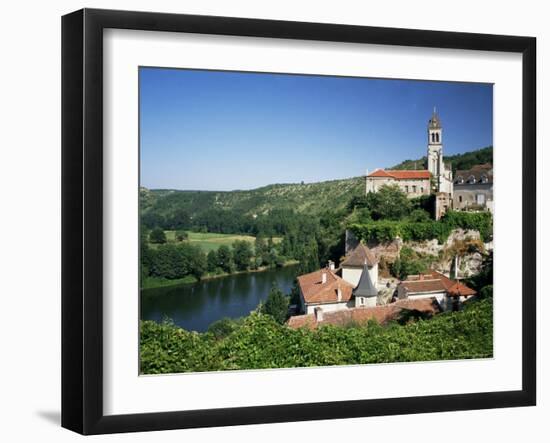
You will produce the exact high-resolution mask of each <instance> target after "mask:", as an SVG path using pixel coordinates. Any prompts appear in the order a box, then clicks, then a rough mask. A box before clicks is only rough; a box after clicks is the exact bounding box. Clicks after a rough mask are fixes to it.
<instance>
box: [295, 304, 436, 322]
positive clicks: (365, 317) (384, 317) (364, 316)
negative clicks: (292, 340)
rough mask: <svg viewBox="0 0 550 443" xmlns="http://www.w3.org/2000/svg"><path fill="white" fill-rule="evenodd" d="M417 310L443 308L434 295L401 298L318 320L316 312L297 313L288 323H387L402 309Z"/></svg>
mask: <svg viewBox="0 0 550 443" xmlns="http://www.w3.org/2000/svg"><path fill="white" fill-rule="evenodd" d="M404 309H405V310H417V311H420V312H423V313H426V314H432V315H433V314H437V313H439V312H440V311H441V310H440V308H439V304H438V303H437V300H436V299H435V298H433V297H431V298H423V299H420V300H399V301H397V302H395V303H390V304H388V305H385V306H376V307H373V308H351V309H343V310H341V311H336V312H326V313H324V314H323V320H322V321H321V322H318V321H317V320H316V318H315V314H308V315H297V316H294V317H290V319H289V320H288V321H287V325H288V326H290V327H291V328H302V327H307V328H309V329H315V328H317V327H318V326H319V325H329V324H330V325H336V326H344V325H346V324H348V323H350V322H353V323H358V324H363V323H366V322H368V321H369V320H371V319H372V320H376V321H377V322H378V323H380V324H385V323H387V322H389V321H391V320H395V319H397V318H398V317H399V314H400V313H401V311H402V310H404Z"/></svg>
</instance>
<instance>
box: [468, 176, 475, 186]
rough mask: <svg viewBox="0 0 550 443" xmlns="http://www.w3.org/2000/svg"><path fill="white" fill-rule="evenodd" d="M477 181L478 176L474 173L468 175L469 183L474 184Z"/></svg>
mask: <svg viewBox="0 0 550 443" xmlns="http://www.w3.org/2000/svg"><path fill="white" fill-rule="evenodd" d="M475 182H476V178H475V177H474V176H473V175H470V176H469V177H468V183H470V184H474V183H475Z"/></svg>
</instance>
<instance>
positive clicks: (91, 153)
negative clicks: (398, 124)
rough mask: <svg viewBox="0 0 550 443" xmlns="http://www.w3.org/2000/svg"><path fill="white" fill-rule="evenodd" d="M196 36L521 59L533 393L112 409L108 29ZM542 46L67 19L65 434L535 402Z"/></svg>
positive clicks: (526, 299)
mask: <svg viewBox="0 0 550 443" xmlns="http://www.w3.org/2000/svg"><path fill="white" fill-rule="evenodd" d="M107 28H118V29H133V30H147V31H171V32H192V33H199V34H217V35H227V36H251V37H269V38H280V39H301V40H317V41H330V42H352V43H369V44H378V45H398V46H416V47H431V48H454V49H469V50H481V51H503V52H511V53H520V54H522V65H523V80H522V82H523V85H522V88H523V98H522V101H523V102H522V115H523V120H522V131H523V136H522V137H523V138H522V158H523V165H522V168H523V169H522V170H523V174H522V184H523V207H522V211H523V213H522V220H523V232H522V240H523V246H522V248H523V249H522V252H523V263H522V290H523V293H522V302H521V305H522V314H521V317H522V359H523V360H522V389H521V390H517V391H506V392H479V393H471V394H458V395H436V396H420V397H403V398H391V399H371V400H357V401H337V402H326V403H308V404H287V405H266V406H261V407H237V408H224V409H208V410H190V411H177V412H161V413H142V414H131V415H109V416H106V415H104V413H103V407H102V404H103V374H102V371H103V343H102V340H103V334H102V325H103V318H102V315H103V300H102V281H103V280H102V265H103V255H102V254H103V247H102V245H103V228H102V220H103V210H102V206H103V198H102V191H103V184H102V177H103V166H102V161H103V147H102V138H103V121H102V120H103V111H102V109H103V108H102V106H103V98H102V94H103V89H102V82H103V79H102V76H103V38H102V37H103V30H104V29H107ZM535 88H536V39H535V38H532V37H516V36H503V35H485V34H471V33H456V32H440V31H423V30H412V29H390V28H378V27H364V26H349V25H339V24H320V23H302V22H289V21H275V20H257V19H244V18H230V17H211V16H197V15H178V14H163V13H150V12H127V11H109V10H97V9H83V10H79V11H76V12H73V13H71V14H68V15H65V16H64V17H63V18H62V426H63V427H65V428H68V429H71V430H73V431H76V432H79V433H82V434H104V433H116V432H132V431H152V430H162V429H178V428H194V427H211V426H228V425H240V424H256V423H274V422H286V421H301V420H319V419H333V418H348V417H362V416H379V415H391V414H413V413H425V412H436V411H458V410H467V409H487V408H502V407H515V406H531V405H535V404H536V315H535V309H536V283H535V282H536V275H535V274H536V89H535Z"/></svg>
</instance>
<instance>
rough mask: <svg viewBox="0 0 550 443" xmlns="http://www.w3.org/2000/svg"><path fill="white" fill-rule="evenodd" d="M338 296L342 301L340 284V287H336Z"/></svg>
mask: <svg viewBox="0 0 550 443" xmlns="http://www.w3.org/2000/svg"><path fill="white" fill-rule="evenodd" d="M336 296H337V297H338V301H339V302H340V301H342V290H341V289H340V286H338V289H336Z"/></svg>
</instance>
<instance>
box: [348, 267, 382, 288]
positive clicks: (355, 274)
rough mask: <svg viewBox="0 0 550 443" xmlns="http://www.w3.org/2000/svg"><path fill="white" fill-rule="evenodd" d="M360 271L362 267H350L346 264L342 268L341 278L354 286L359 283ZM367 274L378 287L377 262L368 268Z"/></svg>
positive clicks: (361, 271)
mask: <svg viewBox="0 0 550 443" xmlns="http://www.w3.org/2000/svg"><path fill="white" fill-rule="evenodd" d="M362 273H363V268H352V267H347V266H345V267H343V268H342V278H343V279H344V280H345V281H347V282H348V283H350V284H351V285H353V286H354V287H355V286H357V285H358V284H359V279H360V278H361V274H362ZM369 274H370V278H371V280H372V282H373V283H374V285H375V286H376V287H378V286H377V285H378V263H376V264H375V265H374V266H373V267H372V268H369Z"/></svg>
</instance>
